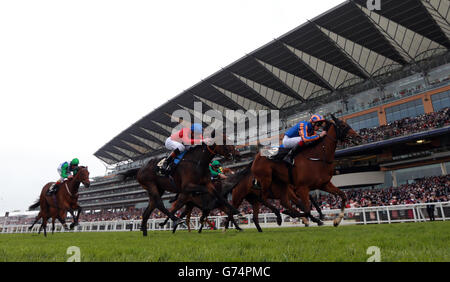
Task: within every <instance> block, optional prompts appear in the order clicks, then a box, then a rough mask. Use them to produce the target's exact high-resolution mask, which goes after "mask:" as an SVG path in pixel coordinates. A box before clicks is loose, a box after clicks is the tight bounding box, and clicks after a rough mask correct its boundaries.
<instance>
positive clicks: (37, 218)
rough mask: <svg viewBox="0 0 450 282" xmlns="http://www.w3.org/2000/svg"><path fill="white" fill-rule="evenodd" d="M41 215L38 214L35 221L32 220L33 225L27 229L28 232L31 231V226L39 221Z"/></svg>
mask: <svg viewBox="0 0 450 282" xmlns="http://www.w3.org/2000/svg"><path fill="white" fill-rule="evenodd" d="M41 217H42V216H41V213H39V214H38V216H36V219H35V220H34V222H33V224H32V225H31V226H30V227H28V231H31V229H33V226H34V225H35V224H36V223H37V222H38V221H39V219H41Z"/></svg>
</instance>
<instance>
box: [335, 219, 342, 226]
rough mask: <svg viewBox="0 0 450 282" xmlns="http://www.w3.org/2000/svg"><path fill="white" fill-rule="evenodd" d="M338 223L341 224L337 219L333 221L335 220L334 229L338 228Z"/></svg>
mask: <svg viewBox="0 0 450 282" xmlns="http://www.w3.org/2000/svg"><path fill="white" fill-rule="evenodd" d="M340 223H341V221H340V220H339V219H335V220H334V221H333V225H334V227H338V226H339V224H340Z"/></svg>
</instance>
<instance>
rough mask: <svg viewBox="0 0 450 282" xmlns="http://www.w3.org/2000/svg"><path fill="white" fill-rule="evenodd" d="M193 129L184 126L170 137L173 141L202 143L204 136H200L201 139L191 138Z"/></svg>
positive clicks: (192, 143)
mask: <svg viewBox="0 0 450 282" xmlns="http://www.w3.org/2000/svg"><path fill="white" fill-rule="evenodd" d="M191 136H192V135H191V129H190V128H183V129H181V130H180V131H178V132H177V133H174V134H172V135H171V136H170V139H172V140H173V141H176V142H179V143H183V144H184V145H188V146H190V145H194V144H196V145H198V144H201V143H202V141H203V136H200V139H192V138H191Z"/></svg>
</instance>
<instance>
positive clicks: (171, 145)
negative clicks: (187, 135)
mask: <svg viewBox="0 0 450 282" xmlns="http://www.w3.org/2000/svg"><path fill="white" fill-rule="evenodd" d="M166 148H167V149H169V150H171V151H173V150H175V149H178V150H179V151H180V152H183V151H185V150H186V149H188V148H189V146H184V145H183V144H182V143H180V142H177V141H173V140H172V139H171V138H170V137H169V138H167V139H166Z"/></svg>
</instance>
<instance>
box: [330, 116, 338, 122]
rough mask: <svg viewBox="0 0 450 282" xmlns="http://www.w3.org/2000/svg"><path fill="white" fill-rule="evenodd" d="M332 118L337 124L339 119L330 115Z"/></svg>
mask: <svg viewBox="0 0 450 282" xmlns="http://www.w3.org/2000/svg"><path fill="white" fill-rule="evenodd" d="M330 116H331V118H332V119H333V120H334V122H336V123H337V122H338V119H337V118H336V117H335V116H334V115H333V114H330Z"/></svg>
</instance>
